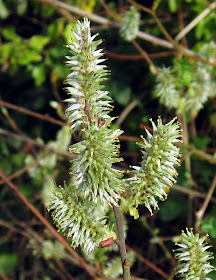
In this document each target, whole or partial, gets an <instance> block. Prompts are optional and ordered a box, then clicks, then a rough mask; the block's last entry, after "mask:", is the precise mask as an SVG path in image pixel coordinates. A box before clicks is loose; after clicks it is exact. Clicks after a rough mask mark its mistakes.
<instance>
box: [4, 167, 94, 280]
mask: <svg viewBox="0 0 216 280" xmlns="http://www.w3.org/2000/svg"><path fill="white" fill-rule="evenodd" d="M0 177H1V178H2V179H3V180H4V182H5V183H6V184H7V185H8V186H9V187H10V189H11V190H13V191H14V192H15V194H16V196H17V197H18V198H19V199H20V200H21V201H22V202H23V203H24V204H25V205H26V206H27V207H28V209H29V210H31V211H32V213H33V214H34V215H35V216H36V217H37V218H38V219H39V220H40V221H41V223H42V224H44V225H45V226H46V227H47V228H48V229H49V230H50V232H51V233H52V234H53V235H54V236H55V238H56V239H57V240H58V241H59V242H61V243H62V245H64V247H65V248H66V249H67V250H68V251H69V252H70V253H71V254H72V255H74V257H75V258H76V259H77V260H78V261H79V262H80V264H81V265H82V267H83V268H84V269H85V270H86V272H87V273H88V274H89V275H90V276H91V277H92V278H93V279H95V280H96V279H97V278H96V275H95V273H94V271H93V270H92V268H91V267H90V266H89V265H88V264H87V263H86V262H85V260H84V259H83V258H82V257H80V256H79V255H78V254H77V253H76V252H75V250H74V249H73V248H72V247H71V246H70V245H69V244H68V243H67V241H66V240H65V239H64V238H63V237H62V236H61V235H60V234H59V233H57V231H56V230H55V229H54V227H52V226H51V225H50V223H49V222H48V221H47V220H46V219H45V218H44V217H43V216H42V215H41V213H40V212H39V211H38V210H37V209H36V208H35V207H34V206H33V204H31V203H30V202H29V201H28V200H27V199H26V197H25V196H23V195H22V194H21V193H20V191H19V190H18V188H17V187H16V186H15V185H14V184H13V183H12V182H11V181H10V180H9V179H8V178H7V177H6V176H5V175H4V173H3V172H2V171H1V169H0Z"/></svg>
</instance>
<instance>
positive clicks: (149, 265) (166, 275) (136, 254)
mask: <svg viewBox="0 0 216 280" xmlns="http://www.w3.org/2000/svg"><path fill="white" fill-rule="evenodd" d="M126 248H127V250H128V251H132V252H133V253H134V254H135V256H136V257H137V258H138V259H139V260H140V261H141V262H143V263H144V264H146V265H147V266H148V267H150V268H151V269H152V270H154V271H155V272H157V273H158V274H160V275H161V276H163V277H164V278H165V279H168V278H169V275H168V274H167V273H165V272H164V271H163V270H162V269H160V268H158V267H157V266H156V265H155V264H153V263H152V262H150V261H149V260H147V259H146V258H144V257H143V256H141V255H140V254H139V253H137V252H136V251H135V250H134V249H132V248H131V247H129V246H128V245H126Z"/></svg>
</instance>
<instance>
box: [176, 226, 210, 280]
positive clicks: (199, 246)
mask: <svg viewBox="0 0 216 280" xmlns="http://www.w3.org/2000/svg"><path fill="white" fill-rule="evenodd" d="M206 237H207V235H206V236H203V237H201V238H200V237H199V234H196V235H194V233H193V230H192V229H190V230H188V229H186V233H185V232H184V231H182V234H181V236H180V241H179V242H178V243H177V244H176V245H178V246H179V247H180V248H178V249H177V250H175V252H176V254H175V256H176V258H177V259H178V261H179V265H178V267H177V274H180V275H179V276H180V278H181V279H185V280H200V279H202V280H210V278H207V277H206V275H207V274H208V273H209V272H211V271H212V270H213V269H214V267H213V266H212V265H211V264H210V263H209V262H208V261H209V260H210V259H213V257H212V253H209V252H208V251H207V250H208V249H209V248H210V246H208V245H207V243H204V241H205V239H206Z"/></svg>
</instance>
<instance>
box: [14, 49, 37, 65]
mask: <svg viewBox="0 0 216 280" xmlns="http://www.w3.org/2000/svg"><path fill="white" fill-rule="evenodd" d="M41 60H42V56H41V55H40V54H39V53H38V52H36V51H34V50H29V49H26V50H23V52H22V53H20V54H19V56H18V57H17V62H18V63H19V64H20V65H27V64H29V63H31V62H39V61H41Z"/></svg>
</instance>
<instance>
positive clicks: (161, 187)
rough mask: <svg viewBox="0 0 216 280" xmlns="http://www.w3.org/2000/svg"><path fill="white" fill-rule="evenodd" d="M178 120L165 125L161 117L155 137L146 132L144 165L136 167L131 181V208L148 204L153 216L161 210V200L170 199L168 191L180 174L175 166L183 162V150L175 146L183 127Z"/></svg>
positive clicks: (142, 163)
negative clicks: (159, 205) (153, 210)
mask: <svg viewBox="0 0 216 280" xmlns="http://www.w3.org/2000/svg"><path fill="white" fill-rule="evenodd" d="M175 120H176V118H174V119H173V120H171V121H170V122H169V123H167V124H165V125H163V124H162V120H161V118H159V119H158V121H157V126H156V125H155V123H154V122H153V121H152V120H150V121H151V123H152V126H153V134H151V133H150V132H149V131H147V130H146V133H147V139H144V138H143V137H142V139H143V143H141V144H139V145H140V146H141V149H142V150H141V151H142V154H143V156H142V162H141V166H140V167H139V166H133V169H134V173H135V175H134V176H133V177H132V178H129V179H128V181H129V183H130V191H131V195H130V198H129V201H130V203H129V204H130V205H131V206H133V205H135V207H137V206H138V205H139V204H141V203H144V205H145V206H146V207H147V208H148V210H149V211H150V212H151V214H152V207H153V209H156V208H158V202H157V198H159V199H160V200H165V199H166V198H167V193H166V189H167V188H170V187H171V186H172V184H173V183H174V182H175V179H174V177H176V176H177V171H176V169H175V168H174V165H176V164H178V163H179V156H180V151H179V149H178V148H177V147H176V146H174V145H173V143H176V142H179V141H180V140H179V138H180V129H179V124H178V123H174V122H175Z"/></svg>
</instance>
